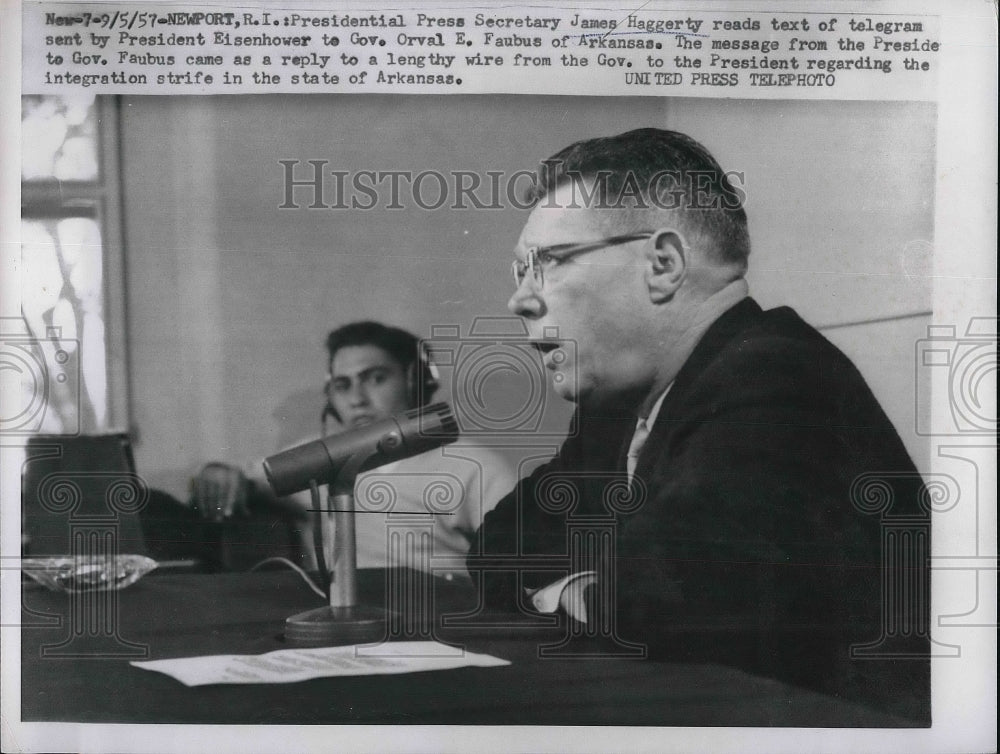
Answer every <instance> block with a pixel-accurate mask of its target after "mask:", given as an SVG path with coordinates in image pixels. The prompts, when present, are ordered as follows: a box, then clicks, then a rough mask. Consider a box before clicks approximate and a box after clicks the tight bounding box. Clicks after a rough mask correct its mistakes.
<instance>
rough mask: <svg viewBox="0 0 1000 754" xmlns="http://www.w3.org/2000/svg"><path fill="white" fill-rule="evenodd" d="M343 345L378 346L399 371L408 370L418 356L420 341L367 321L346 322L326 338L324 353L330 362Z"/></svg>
mask: <svg viewBox="0 0 1000 754" xmlns="http://www.w3.org/2000/svg"><path fill="white" fill-rule="evenodd" d="M347 346H378V347H379V348H381V349H382V350H383V351H385V352H386V353H388V354H389V355H390V356H391V357H392V358H393V359H395V360H396V361H397V362H399V365H400V366H401V367H402V368H403V369H409V368H410V365H411V364H413V363H414V362H415V361H417V359H418V355H419V353H420V341H419V340H418V339H417V337H416V336H415V335H411V334H410V333H408V332H406V330H401V329H400V328H398V327H389V326H388V325H383V324H382V323H381V322H372V321H370V320H369V321H364V322H350V323H349V324H346V325H343V326H342V327H338V328H337V329H336V330H333V331H332V332H331V333H330V334H329V335H327V336H326V351H327V354H328V357H329V360H330V361H331V362H332V361H333V357H334V356H335V355H336V353H337V351H339V350H340V349H341V348H345V347H347Z"/></svg>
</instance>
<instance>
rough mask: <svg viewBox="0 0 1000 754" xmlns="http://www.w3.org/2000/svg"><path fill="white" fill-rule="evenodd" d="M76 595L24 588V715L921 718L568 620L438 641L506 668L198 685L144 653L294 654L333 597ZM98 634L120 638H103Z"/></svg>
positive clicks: (286, 580) (672, 720)
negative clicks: (156, 665) (578, 653)
mask: <svg viewBox="0 0 1000 754" xmlns="http://www.w3.org/2000/svg"><path fill="white" fill-rule="evenodd" d="M386 576H387V573H386V572H382V571H361V572H360V573H359V589H360V592H361V594H362V599H363V601H364V602H365V603H368V604H373V605H378V604H381V602H382V600H383V598H384V594H385V584H386ZM432 592H433V594H434V597H435V602H434V608H435V611H436V613H437V614H438V615H439V616H441V615H445V614H458V613H461V612H462V611H463V610H465V611H470V610H471V611H472V612H474V608H475V604H476V603H475V596H474V594H473V592H472V590H471V588H469V587H466V586H463V585H460V584H456V583H452V582H445V581H443V580H434V583H433V590H432ZM71 599H75V600H86V599H90V598H89V597H73V598H71V597H68V596H67V595H63V594H56V593H52V592H48V591H44V590H42V589H40V588H38V587H36V586H32V585H25V586H24V588H23V593H22V600H23V602H22V605H23V610H22V612H23V628H22V631H21V642H22V655H21V662H22V665H21V716H22V720H23V721H25V722H29V721H66V722H104V723H126V722H130V723H145V722H159V723H240V724H260V723H269V724H283V723H299V724H303V723H304V724H308V723H368V724H382V723H387V724H409V723H421V724H463V725H488V724H491V725H503V724H512V725H536V724H537V725H655V726H675V725H685V726H795V727H813V726H821V727H908V726H911V725H912V723H908V722H907V721H905V720H901V719H898V718H894V717H890V716H888V715H885V714H882V713H879V712H876V711H873V710H869V709H866V708H864V707H861V706H858V705H854V704H848V703H845V702H843V701H840V700H837V699H834V698H831V697H827V696H824V695H821V694H818V693H814V692H811V691H808V690H804V689H799V688H794V687H791V686H788V685H786V684H783V683H780V682H778V681H775V680H770V679H767V678H760V677H755V676H752V675H750V674H748V673H745V672H743V671H740V670H737V669H735V668H728V667H723V666H720V665H690V664H680V663H661V662H654V661H650V660H643V659H621V658H608V657H602V658H599V659H578V658H566V659H561V658H550V657H545V658H540V657H539V652H538V647H539V645H540V644H546V643H549V644H551V643H553V642H558V641H559V639H560V637H561V636H564V635H565V630H566V629H565V627H564V626H562V624H558V625H555V626H552V627H550V628H548V629H531V630H528V629H517V628H497V627H495V626H494V627H492V628H489V627H485V628H484V627H476V626H475V625H471V626H470V625H464V626H461V627H456V628H450V629H446V628H440V624H439V623H438V624H435V626H436V627H435V628H434V631H435V634H434V638H438V639H439V640H446V641H448V642H451V643H458V644H461V645H463V646H464V647H465V648H467V649H469V650H470V651H474V652H483V653H487V654H491V655H494V656H497V657H501V658H504V659H506V660H510V661H511V664H510V665H508V666H504V667H494V668H460V669H455V670H446V671H429V672H419V673H407V674H402V675H384V676H366V677H348V678H321V679H314V680H310V681H303V682H299V683H290V684H253V685H228V686H227V685H213V686H201V687H194V688H188V687H186V686H184V685H183V684H181V683H180V682H178V681H175V680H174V679H172V678H170V677H168V676H166V675H163V674H161V673H157V672H151V671H148V670H142V669H140V668H136V667H133V666H131V665H130V664H129V660H130V659H165V658H171V657H183V656H192V655H204V654H258V653H264V652H269V651H273V650H276V649H285V648H288V646H287V645H286V644H285V643H284V641H283V639H282V637H281V632H282V628H283V623H284V620H285V618H286V617H288V616H289V615H291V614H293V613H296V612H300V611H302V610H307V609H310V608H313V607H320V606H322V605H323V600H322V599H321V598H319V597H318V596H317V595H316V594H314V593H313V592H311V591H310V590H309V589H308V588H307V587H306V585H305V584H304V583H303V582H302V580H301V579H300V578H299V577H298V576H297V575H296V574H294V573H292V572H290V571H267V572H256V573H239V574H212V575H201V574H156V573H154V574H153V575H150V576H147V577H146V578H144V579H143V580H141V581H140V582H138V583H137V584H135V585H134V586H132V587H129V588H127V589H125V590H123V591H121V592H118V593H116V594H115V597H114V599H111V600H107V599H103V601H102V600H100V599H98V600H93V599H90V601H89V602H85V601H78V602H77V603H75V605H74V604H73V603H71ZM101 611H103V612H101ZM109 611H112V612H109ZM94 626H98V627H99V628H102V630H107V629H108V628H109V627H111V628H112V629H113V633H114V634H115V635H114V636H110V637H109V636H103V637H102V636H88V635H87V633H88V631H90V632H91V633H93V630H92V629H93V627H94ZM403 638H406V637H403ZM416 638H420V637H416ZM95 653H96V654H95ZM129 655H131V656H129Z"/></svg>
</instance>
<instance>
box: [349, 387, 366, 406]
mask: <svg viewBox="0 0 1000 754" xmlns="http://www.w3.org/2000/svg"><path fill="white" fill-rule="evenodd" d="M348 397H349V399H350V401H351V405H352V406H366V405H368V388H366V387H365V386H364V385H362V384H360V383H359V384H357V385H355V386H354V387H353V388H352V389H351V393H350V395H349V396H348Z"/></svg>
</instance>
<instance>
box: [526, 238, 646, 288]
mask: <svg viewBox="0 0 1000 754" xmlns="http://www.w3.org/2000/svg"><path fill="white" fill-rule="evenodd" d="M652 235H653V231H647V230H644V231H640V232H638V233H629V234H628V235H624V236H612V237H611V238H602V239H601V240H599V241H588V242H587V243H559V244H555V245H553V246H532V247H530V248H529V249H528V251H527V253H526V254H525V255H524V261H523V262H522V261H521V260H520V259H515V260H514V262H513V264H511V267H510V269H511V271H512V272H513V273H514V284H515V285H517V287H518V288H520V287H521V283H523V282H524V278H525V277H526V276H527V274H528V273H529V272H530V273H531V277H532V279H533V280H534V281H535V283H536V284H537V285H538V287H539V288H541V287H542V286H543V285H544V284H545V277H544V275H543V274H542V266H543V265H546V264H548V265H552V264H553V263H555V264H558V263H559V262H565V261H566V260H567V259H569V258H570V257H575V256H577V255H579V254H586V253H587V252H589V251H598V250H599V249H605V248H607V247H608V246H619V245H621V244H623V243H628V242H629V241H638V240H640V239H643V238H650V237H652Z"/></svg>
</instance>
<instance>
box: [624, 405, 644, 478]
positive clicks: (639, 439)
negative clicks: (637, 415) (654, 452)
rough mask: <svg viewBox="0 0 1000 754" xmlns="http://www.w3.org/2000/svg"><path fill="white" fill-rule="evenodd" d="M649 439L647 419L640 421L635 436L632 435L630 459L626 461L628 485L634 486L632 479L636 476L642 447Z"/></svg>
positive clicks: (629, 447) (629, 451)
mask: <svg viewBox="0 0 1000 754" xmlns="http://www.w3.org/2000/svg"><path fill="white" fill-rule="evenodd" d="M648 437H649V425H648V424H646V420H645V419H639V421H638V422H637V423H636V425H635V434H633V435H632V443H631V444H630V445H629V446H628V458H627V459H626V460H625V470H626V471H627V472H628V483H629V484H632V477H633V476H635V467H636V464H637V463H638V462H639V453H641V452H642V446H643V445H645V444H646V439H647V438H648Z"/></svg>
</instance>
